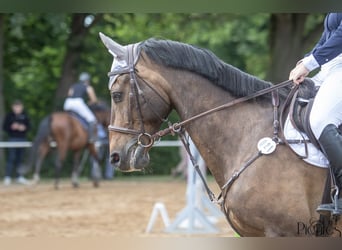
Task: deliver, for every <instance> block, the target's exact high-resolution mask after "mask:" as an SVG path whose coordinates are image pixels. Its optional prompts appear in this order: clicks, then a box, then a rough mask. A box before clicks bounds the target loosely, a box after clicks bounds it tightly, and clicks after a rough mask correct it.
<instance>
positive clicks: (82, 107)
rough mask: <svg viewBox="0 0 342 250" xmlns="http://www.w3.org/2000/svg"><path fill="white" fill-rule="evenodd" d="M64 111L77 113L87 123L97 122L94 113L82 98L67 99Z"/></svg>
mask: <svg viewBox="0 0 342 250" xmlns="http://www.w3.org/2000/svg"><path fill="white" fill-rule="evenodd" d="M63 108H64V110H70V111H73V112H76V113H77V114H79V115H80V116H82V117H84V119H86V120H87V122H89V123H91V122H96V117H95V115H94V114H93V112H92V111H91V110H90V109H89V107H88V106H87V104H85V102H84V100H83V99H82V98H67V99H66V100H65V102H64V107H63Z"/></svg>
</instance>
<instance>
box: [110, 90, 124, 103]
mask: <svg viewBox="0 0 342 250" xmlns="http://www.w3.org/2000/svg"><path fill="white" fill-rule="evenodd" d="M122 95H123V93H122V92H113V93H112V98H113V100H114V102H115V103H118V102H122Z"/></svg>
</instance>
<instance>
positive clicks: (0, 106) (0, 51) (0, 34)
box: [0, 14, 5, 171]
mask: <svg viewBox="0 0 342 250" xmlns="http://www.w3.org/2000/svg"><path fill="white" fill-rule="evenodd" d="M3 41H4V14H0V122H1V125H2V121H3V117H4V116H5V108H4V106H5V105H4V104H5V102H4V95H3V93H4V91H3V89H4V88H3V84H4V81H3V79H4V78H3V75H4V64H3V55H4V46H3ZM2 135H3V131H2V127H1V130H0V141H1V140H2V139H3V136H2ZM3 156H4V151H3V149H2V148H0V159H1V160H0V165H1V166H4V157H3ZM1 171H2V169H1Z"/></svg>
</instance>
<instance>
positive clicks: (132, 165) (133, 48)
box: [100, 33, 171, 171]
mask: <svg viewBox="0 0 342 250" xmlns="http://www.w3.org/2000/svg"><path fill="white" fill-rule="evenodd" d="M100 37H101V39H102V41H103V43H104V44H105V46H106V47H107V49H108V51H109V52H110V53H111V54H112V55H113V57H114V60H113V64H112V67H111V70H110V72H109V74H108V75H109V78H110V79H109V90H110V94H111V99H112V108H111V121H110V125H109V126H108V129H109V149H110V157H111V163H112V165H113V166H114V167H116V168H118V169H120V170H122V171H136V170H142V169H144V168H145V167H146V166H147V165H148V164H149V155H148V151H149V149H150V148H151V147H152V145H153V143H154V138H153V136H152V135H153V133H155V132H156V131H157V130H158V129H159V128H160V126H161V123H162V122H163V121H164V117H166V116H167V115H168V114H169V113H170V110H171V107H170V101H169V97H168V96H167V95H166V93H165V92H164V91H163V90H162V88H161V83H160V77H158V76H157V74H156V73H154V72H153V71H152V70H151V69H149V68H148V67H147V66H146V65H144V64H145V60H143V59H140V60H138V59H139V55H140V50H139V44H131V45H127V46H122V45H120V44H118V43H116V42H114V41H113V40H112V39H110V38H108V37H107V36H105V35H103V34H102V33H100Z"/></svg>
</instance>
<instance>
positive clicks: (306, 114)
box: [289, 79, 321, 150]
mask: <svg viewBox="0 0 342 250" xmlns="http://www.w3.org/2000/svg"><path fill="white" fill-rule="evenodd" d="M302 85H303V87H302ZM302 85H300V87H299V88H298V89H297V91H296V92H295V93H294V95H293V98H292V100H291V104H290V108H289V119H290V121H291V123H292V125H293V127H294V128H295V129H297V130H298V131H299V132H301V133H304V134H305V135H306V136H307V137H308V140H306V142H311V143H312V144H313V145H314V146H315V147H316V148H318V149H319V150H321V149H320V145H319V142H318V141H317V139H316V137H315V136H314V134H313V132H312V130H311V126H310V113H311V109H312V105H313V102H314V100H315V96H316V93H317V90H316V88H315V84H314V82H313V81H312V80H310V79H306V80H305V82H304V83H303V84H302Z"/></svg>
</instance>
